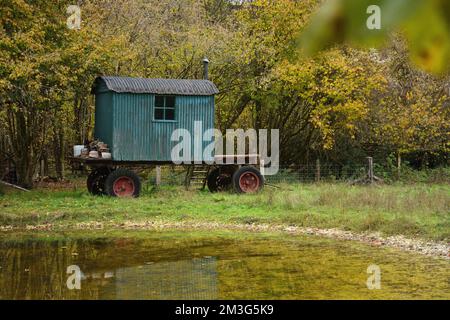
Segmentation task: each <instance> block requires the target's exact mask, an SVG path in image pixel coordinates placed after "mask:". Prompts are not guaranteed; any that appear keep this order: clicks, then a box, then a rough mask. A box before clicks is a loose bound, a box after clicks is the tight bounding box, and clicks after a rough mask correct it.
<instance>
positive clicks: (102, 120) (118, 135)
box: [95, 92, 214, 162]
mask: <svg viewBox="0 0 450 320" xmlns="http://www.w3.org/2000/svg"><path fill="white" fill-rule="evenodd" d="M108 94H110V95H112V103H110V102H109V101H108V99H105V98H104V97H103V95H105V94H98V95H97V99H98V101H97V103H96V106H97V109H98V110H97V111H96V130H95V132H96V137H98V138H100V139H101V140H103V141H105V142H106V143H108V144H109V145H110V146H111V149H112V150H111V151H112V156H113V159H114V160H116V161H164V162H168V161H171V151H172V148H173V147H174V146H175V145H176V143H175V142H171V141H170V140H171V136H172V133H173V131H174V130H175V129H178V128H184V129H187V130H188V131H189V132H190V133H191V134H192V135H194V123H195V121H202V123H203V128H202V130H203V132H204V131H205V130H207V129H211V128H214V96H176V106H175V107H176V111H175V112H176V116H175V118H176V120H175V121H154V120H153V108H154V101H155V99H154V95H152V94H136V93H111V92H110V93H108ZM105 106H110V107H109V112H108V107H105ZM111 119H112V126H110V125H109V123H110V121H111ZM110 128H111V129H110ZM193 144H194V136H192V147H193ZM207 145H208V142H205V143H203V148H204V147H206V146H207ZM192 150H193V149H192ZM192 157H194V155H192ZM203 160H205V161H206V160H211V158H208V159H203Z"/></svg>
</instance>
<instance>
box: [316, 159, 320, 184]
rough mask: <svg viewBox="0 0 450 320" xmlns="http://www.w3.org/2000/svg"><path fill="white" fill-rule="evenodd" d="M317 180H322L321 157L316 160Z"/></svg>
mask: <svg viewBox="0 0 450 320" xmlns="http://www.w3.org/2000/svg"><path fill="white" fill-rule="evenodd" d="M316 182H320V159H317V160H316Z"/></svg>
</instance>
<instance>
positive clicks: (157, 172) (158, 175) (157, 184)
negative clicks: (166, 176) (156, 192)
mask: <svg viewBox="0 0 450 320" xmlns="http://www.w3.org/2000/svg"><path fill="white" fill-rule="evenodd" d="M160 185H161V166H156V186H157V187H159V186H160Z"/></svg>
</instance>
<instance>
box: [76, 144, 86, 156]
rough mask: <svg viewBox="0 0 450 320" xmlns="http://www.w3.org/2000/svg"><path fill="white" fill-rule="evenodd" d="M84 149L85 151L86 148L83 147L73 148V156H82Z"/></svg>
mask: <svg viewBox="0 0 450 320" xmlns="http://www.w3.org/2000/svg"><path fill="white" fill-rule="evenodd" d="M83 149H84V146H82V145H76V146H73V156H74V157H80V156H81V151H82V150H83Z"/></svg>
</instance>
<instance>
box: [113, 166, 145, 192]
mask: <svg viewBox="0 0 450 320" xmlns="http://www.w3.org/2000/svg"><path fill="white" fill-rule="evenodd" d="M105 188H106V194H108V195H110V196H112V197H119V198H126V197H139V194H140V192H141V180H140V179H139V177H138V175H137V174H136V173H134V172H133V171H131V170H127V169H122V168H119V169H117V170H115V171H113V172H111V173H110V174H109V175H108V178H106V181H105Z"/></svg>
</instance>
